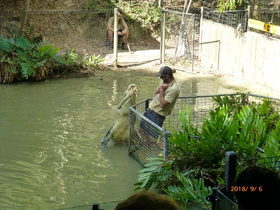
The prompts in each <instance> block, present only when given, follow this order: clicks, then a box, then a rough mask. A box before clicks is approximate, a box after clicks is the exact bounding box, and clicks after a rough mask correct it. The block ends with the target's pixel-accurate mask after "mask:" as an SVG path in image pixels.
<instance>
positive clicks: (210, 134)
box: [138, 94, 280, 208]
mask: <svg viewBox="0 0 280 210" xmlns="http://www.w3.org/2000/svg"><path fill="white" fill-rule="evenodd" d="M213 100H214V101H215V103H216V107H215V109H213V110H211V111H210V113H209V117H207V118H205V119H204V120H203V124H202V125H201V126H200V127H199V128H198V127H195V126H194V125H193V124H192V122H191V120H190V115H189V111H188V109H187V108H186V109H185V111H181V112H180V114H179V120H180V123H181V128H182V129H181V131H179V132H178V131H174V132H173V133H172V134H171V137H170V138H169V141H170V144H169V152H170V155H169V156H168V158H167V159H166V160H161V162H160V163H156V162H152V163H150V164H149V166H153V167H154V168H151V167H147V166H146V168H144V169H143V170H142V171H140V176H139V177H141V174H142V175H143V174H144V172H145V176H142V179H139V183H138V186H140V188H143V187H144V188H145V189H148V188H149V187H151V186H152V185H153V184H155V183H156V185H155V187H156V188H159V189H161V190H164V191H166V192H167V193H168V194H169V195H170V196H171V197H173V198H175V199H178V200H181V201H183V205H184V206H186V205H187V203H188V201H192V202H195V203H199V205H201V206H207V202H206V201H205V200H204V197H203V196H202V195H204V194H203V193H204V192H205V193H207V192H208V189H209V187H212V186H216V185H217V184H222V183H223V180H222V178H221V177H223V171H224V163H225V160H224V157H225V152H226V151H235V152H236V153H237V155H238V158H239V159H255V158H265V157H274V156H279V155H280V115H279V111H278V110H276V109H275V108H274V106H273V104H272V101H271V100H269V99H267V98H266V99H264V100H263V101H261V102H260V103H256V102H250V101H249V100H248V97H247V96H246V95H244V94H241V95H239V96H224V97H221V96H218V97H214V98H213ZM274 164H276V161H275V163H274ZM155 166H156V167H155ZM147 172H148V173H147ZM164 179H165V181H163V180H164ZM144 183H145V184H144ZM186 189H188V190H186ZM184 190H185V191H187V193H186V192H185V193H184V192H183V191H184ZM198 192H201V193H202V194H201V195H198V194H196V193H198ZM208 195H209V194H208ZM205 202H206V203H205ZM205 208H207V207H205Z"/></svg>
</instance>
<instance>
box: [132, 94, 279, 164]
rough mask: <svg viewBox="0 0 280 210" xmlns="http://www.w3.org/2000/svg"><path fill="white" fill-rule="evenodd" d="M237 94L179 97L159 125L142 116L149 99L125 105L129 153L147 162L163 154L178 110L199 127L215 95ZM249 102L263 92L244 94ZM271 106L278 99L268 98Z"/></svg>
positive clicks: (177, 123) (176, 126)
mask: <svg viewBox="0 0 280 210" xmlns="http://www.w3.org/2000/svg"><path fill="white" fill-rule="evenodd" d="M240 95H242V93H238V94H222V95H205V96H188V97H179V98H178V99H177V102H176V104H175V106H174V109H173V111H172V113H171V114H170V115H168V116H167V117H166V119H165V121H164V124H163V126H162V128H161V127H159V126H158V125H156V124H155V123H153V122H151V121H150V120H149V119H147V118H146V117H145V116H144V113H145V111H146V109H147V108H148V106H149V103H150V101H151V100H152V99H146V100H143V101H141V102H139V103H137V104H135V105H134V106H132V107H130V109H129V128H128V129H129V154H130V155H131V156H133V157H134V158H135V159H136V160H137V161H138V162H139V163H140V164H142V165H144V164H145V163H147V162H149V160H147V158H157V157H166V156H167V155H168V135H169V134H170V132H173V131H175V130H176V131H180V130H181V129H182V128H181V125H180V121H179V113H180V112H185V110H186V108H187V109H188V111H189V115H190V120H191V122H192V123H193V124H194V126H198V128H199V127H200V125H201V124H202V122H203V120H204V119H205V118H206V117H208V116H209V113H210V110H213V109H214V108H215V102H214V100H213V97H215V96H221V97H225V96H240ZM244 95H246V97H248V100H249V101H251V102H253V101H254V102H256V103H259V102H261V101H262V100H263V99H264V98H267V97H265V96H259V95H253V94H244ZM269 99H270V100H271V102H272V103H273V105H274V106H278V107H280V99H276V98H269Z"/></svg>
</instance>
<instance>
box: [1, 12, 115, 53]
mask: <svg viewBox="0 0 280 210" xmlns="http://www.w3.org/2000/svg"><path fill="white" fill-rule="evenodd" d="M26 12H27V17H26V20H25V21H24V27H23V33H22V34H23V35H24V36H26V37H27V38H28V39H30V40H32V41H34V40H36V39H37V40H38V41H42V40H44V41H45V42H48V43H51V44H53V45H54V46H55V47H58V48H60V52H61V53H65V52H69V51H71V50H72V49H74V50H75V52H76V53H79V54H80V55H86V54H87V55H93V54H95V55H104V54H106V53H112V51H113V50H112V49H110V48H108V47H107V46H106V33H107V23H108V20H109V18H110V17H111V16H113V15H114V11H113V10H28V11H26ZM22 17H23V15H22V11H3V10H2V11H1V12H0V35H1V36H2V37H4V38H6V37H9V36H12V35H15V34H19V31H20V28H21V26H22V23H23V20H22Z"/></svg>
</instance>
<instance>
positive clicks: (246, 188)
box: [230, 186, 263, 192]
mask: <svg viewBox="0 0 280 210" xmlns="http://www.w3.org/2000/svg"><path fill="white" fill-rule="evenodd" d="M230 187H231V189H230V191H231V192H262V191H263V188H262V186H230Z"/></svg>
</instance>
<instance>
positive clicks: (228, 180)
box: [225, 151, 237, 199]
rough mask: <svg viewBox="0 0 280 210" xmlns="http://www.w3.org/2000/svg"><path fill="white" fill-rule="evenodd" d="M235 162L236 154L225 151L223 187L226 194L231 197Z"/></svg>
mask: <svg viewBox="0 0 280 210" xmlns="http://www.w3.org/2000/svg"><path fill="white" fill-rule="evenodd" d="M236 162H237V154H236V153H235V152H233V151H228V152H226V165H225V189H226V195H227V196H228V197H229V198H230V199H232V196H231V193H230V189H231V186H233V184H234V180H235V175H236Z"/></svg>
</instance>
